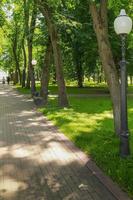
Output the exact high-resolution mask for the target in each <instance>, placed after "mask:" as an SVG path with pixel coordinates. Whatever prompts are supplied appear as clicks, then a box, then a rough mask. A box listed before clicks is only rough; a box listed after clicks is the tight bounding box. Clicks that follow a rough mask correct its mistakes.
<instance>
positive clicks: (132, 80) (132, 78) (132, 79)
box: [129, 75, 133, 85]
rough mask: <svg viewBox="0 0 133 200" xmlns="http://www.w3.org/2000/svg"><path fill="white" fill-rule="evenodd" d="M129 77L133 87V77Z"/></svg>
mask: <svg viewBox="0 0 133 200" xmlns="http://www.w3.org/2000/svg"><path fill="white" fill-rule="evenodd" d="M129 77H130V84H131V85H132V84H133V77H132V75H130V76H129Z"/></svg>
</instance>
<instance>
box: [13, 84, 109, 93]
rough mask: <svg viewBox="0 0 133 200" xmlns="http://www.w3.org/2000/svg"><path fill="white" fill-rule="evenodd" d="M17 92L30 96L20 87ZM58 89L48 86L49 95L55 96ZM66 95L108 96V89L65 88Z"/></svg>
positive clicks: (38, 87)
mask: <svg viewBox="0 0 133 200" xmlns="http://www.w3.org/2000/svg"><path fill="white" fill-rule="evenodd" d="M16 88H17V90H18V91H20V92H22V93H24V94H30V89H27V88H22V87H21V86H20V85H17V86H16ZM36 88H37V91H39V90H40V86H39V85H37V87H36ZM57 93H58V88H57V86H49V94H57ZM67 93H68V94H97V93H98V94H99V93H100V94H108V93H109V92H108V89H107V88H106V87H96V86H95V87H94V86H90V87H84V88H78V87H71V86H67Z"/></svg>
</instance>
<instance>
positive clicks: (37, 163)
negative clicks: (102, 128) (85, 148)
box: [0, 85, 128, 200]
mask: <svg viewBox="0 0 133 200" xmlns="http://www.w3.org/2000/svg"><path fill="white" fill-rule="evenodd" d="M81 158H82V159H81ZM87 159H88V158H87ZM88 163H89V162H88ZM87 165H88V164H86V156H85V155H84V154H83V153H82V152H81V151H80V150H78V149H77V148H75V147H74V146H73V144H72V143H71V142H69V141H68V140H67V138H66V137H65V136H63V134H60V133H59V132H58V131H57V130H56V128H55V127H53V126H52V125H51V124H50V122H48V121H46V119H44V117H43V116H42V115H41V114H39V113H37V112H36V111H35V109H34V105H33V102H32V101H31V100H30V99H26V98H25V97H24V96H23V95H19V94H18V93H16V92H15V91H13V90H12V89H11V88H9V87H8V86H2V85H1V86H0V200H116V199H118V198H116V197H115V196H114V195H113V194H112V193H111V192H110V191H109V190H108V189H107V188H106V187H105V186H104V185H103V184H102V182H101V181H100V180H99V179H98V178H97V177H96V176H95V173H94V171H93V172H92V171H91V170H90V169H89V168H88V167H87ZM123 199H125V200H126V199H128V198H126V197H124V198H123Z"/></svg>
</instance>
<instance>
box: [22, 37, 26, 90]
mask: <svg viewBox="0 0 133 200" xmlns="http://www.w3.org/2000/svg"><path fill="white" fill-rule="evenodd" d="M24 38H25V36H24ZM24 38H23V41H22V49H23V57H24V68H23V73H22V88H24V87H25V86H26V85H25V82H26V68H27V56H26V51H25V44H24V41H25V39H24Z"/></svg>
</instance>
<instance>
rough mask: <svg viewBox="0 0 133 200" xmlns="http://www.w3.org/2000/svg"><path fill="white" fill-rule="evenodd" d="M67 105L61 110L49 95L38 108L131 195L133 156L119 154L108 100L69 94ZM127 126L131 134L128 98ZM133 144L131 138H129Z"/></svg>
mask: <svg viewBox="0 0 133 200" xmlns="http://www.w3.org/2000/svg"><path fill="white" fill-rule="evenodd" d="M69 101H70V105H71V106H70V107H69V108H64V109H60V108H59V107H58V106H57V98H55V97H51V98H50V99H49V104H48V106H47V107H43V108H41V109H39V111H40V112H42V113H43V114H44V115H45V116H46V117H47V118H48V119H49V120H51V121H52V122H53V124H54V125H56V126H57V127H58V129H59V130H60V131H61V132H62V133H64V134H65V135H66V136H67V137H68V138H69V139H70V140H71V141H72V142H74V144H75V145H76V146H78V147H79V148H80V149H81V150H83V151H84V152H85V153H87V154H89V155H90V156H91V158H92V159H93V160H94V161H95V163H96V164H97V165H98V166H99V167H100V168H101V169H102V171H103V172H104V173H105V174H106V175H108V176H110V177H111V178H112V180H113V181H115V182H117V183H118V184H119V185H120V187H121V188H122V189H123V190H124V191H125V192H127V193H128V194H129V196H131V197H133V178H132V177H133V156H130V158H128V159H126V160H124V159H121V158H120V157H119V139H118V137H117V136H116V135H115V134H114V131H113V120H112V111H111V102H110V99H109V98H108V97H97V98H93V97H91V98H77V97H69ZM128 105H129V127H130V132H131V133H133V125H132V124H133V123H132V118H133V101H132V98H129V102H128ZM130 144H131V146H133V138H132V136H131V137H130Z"/></svg>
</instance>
